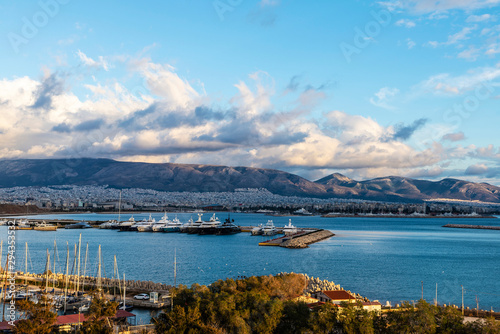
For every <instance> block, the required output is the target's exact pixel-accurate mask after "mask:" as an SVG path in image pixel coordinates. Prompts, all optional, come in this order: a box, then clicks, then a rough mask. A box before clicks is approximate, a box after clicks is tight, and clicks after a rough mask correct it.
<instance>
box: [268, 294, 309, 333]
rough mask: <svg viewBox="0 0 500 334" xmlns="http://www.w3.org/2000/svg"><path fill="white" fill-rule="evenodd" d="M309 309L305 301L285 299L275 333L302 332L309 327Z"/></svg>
mask: <svg viewBox="0 0 500 334" xmlns="http://www.w3.org/2000/svg"><path fill="white" fill-rule="evenodd" d="M310 317H311V311H310V310H309V308H308V307H307V305H306V304H305V303H302V302H293V301H287V302H285V303H284V306H283V315H282V317H281V320H280V322H279V324H278V326H277V327H276V331H275V333H279V334H281V333H282V334H288V333H304V332H307V330H308V328H309V318H310Z"/></svg>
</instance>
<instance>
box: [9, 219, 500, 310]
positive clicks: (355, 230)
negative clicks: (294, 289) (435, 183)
mask: <svg viewBox="0 0 500 334" xmlns="http://www.w3.org/2000/svg"><path fill="white" fill-rule="evenodd" d="M148 215H149V214H135V215H134V217H135V218H136V220H139V219H142V218H146V217H147V216H148ZM161 216H162V214H161V213H156V214H153V217H155V218H156V219H157V220H158V219H159V218H160V217H161ZM170 216H171V217H173V215H172V214H171V215H170ZM190 216H193V218H195V219H196V215H195V214H186V213H179V214H178V217H179V219H180V220H181V221H183V222H185V221H187V219H189V217H190ZM209 216H210V214H207V213H206V214H205V215H204V217H205V218H208V217H209ZM218 216H219V217H220V219H221V220H223V219H224V218H225V214H223V213H220V214H218ZM32 217H35V216H32ZM54 217H58V218H73V219H82V220H103V221H106V220H108V219H116V218H117V215H112V214H79V215H57V216H55V215H52V216H37V218H46V219H50V218H54ZM129 217H130V215H122V216H121V218H122V220H126V219H128V218H129ZM231 217H232V218H234V219H235V222H236V223H237V224H239V225H257V224H259V223H265V222H266V221H267V220H268V219H272V220H273V221H274V223H275V225H277V226H284V225H285V224H286V223H288V219H289V218H288V217H268V216H264V215H258V214H232V215H231ZM292 222H293V224H294V225H296V226H299V227H317V228H324V229H328V230H331V231H332V232H333V233H335V234H336V236H335V237H333V238H331V239H329V240H326V241H323V242H320V243H317V244H314V245H311V246H310V248H308V249H302V250H293V249H284V248H279V247H259V246H258V245H257V244H258V242H259V241H260V240H262V239H263V237H252V236H250V234H249V233H240V234H237V235H231V236H209V235H208V236H198V235H188V234H179V233H173V234H167V233H136V232H117V231H115V230H98V229H87V230H64V229H60V230H58V231H57V232H41V231H16V241H17V252H18V253H17V258H18V261H17V264H18V268H19V270H24V254H25V247H24V243H25V242H28V248H29V254H30V256H29V271H35V272H42V271H43V270H44V267H45V259H46V255H45V254H46V249H49V251H50V253H51V259H52V254H53V244H54V240H56V241H57V247H58V256H59V259H58V261H57V262H58V268H57V269H59V270H60V271H62V270H63V268H64V265H65V256H66V242H68V243H69V247H70V253H71V254H73V250H74V245H75V243H77V242H78V237H79V234H80V233H82V241H83V246H82V257H83V256H84V254H85V245H86V243H87V242H88V244H89V256H88V264H87V272H89V270H90V273H91V274H95V273H96V267H97V249H98V245H101V247H102V254H103V258H104V260H103V261H104V271H105V272H106V275H107V276H108V277H111V276H112V274H113V256H114V255H116V256H117V261H118V267H119V271H120V275H122V273H125V274H126V276H127V279H136V280H151V281H155V282H163V283H167V284H173V261H174V250H176V252H177V283H178V284H185V285H191V284H192V283H200V284H209V283H211V282H213V281H215V280H217V279H225V278H227V277H237V276H239V275H245V276H250V275H268V274H276V273H279V272H300V273H307V274H308V275H310V276H314V277H320V278H322V279H328V280H330V281H334V282H335V283H336V284H340V285H341V286H342V287H344V288H345V289H349V290H351V291H354V292H357V293H360V294H361V295H363V296H366V297H368V298H370V299H372V300H373V299H378V300H380V301H381V302H382V303H384V302H385V301H386V300H389V301H391V302H393V303H397V302H400V301H402V300H410V301H411V300H418V299H419V298H420V296H421V281H423V284H424V298H425V299H426V300H428V301H430V302H432V300H433V298H434V297H435V291H436V283H437V284H438V301H439V303H446V304H448V303H453V304H457V305H458V304H460V303H461V287H460V285H463V286H464V288H465V291H466V292H465V304H466V306H470V307H475V305H476V302H475V296H476V295H477V297H478V298H479V305H480V307H481V308H483V309H490V307H493V309H494V310H499V309H500V283H499V280H498V278H499V277H500V231H488V230H468V229H448V228H442V225H444V224H447V223H450V222H451V223H457V224H477V225H495V226H500V220H497V219H444V218H441V219H411V218H391V219H383V218H321V217H293V218H292ZM6 233H7V228H6V227H0V234H1V239H2V240H4V252H3V259H2V263H3V264H4V263H5V252H6V247H5V244H6V242H7V234H6ZM52 261H53V260H52ZM20 262H21V264H20ZM82 265H83V264H82Z"/></svg>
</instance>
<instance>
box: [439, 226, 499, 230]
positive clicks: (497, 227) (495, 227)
mask: <svg viewBox="0 0 500 334" xmlns="http://www.w3.org/2000/svg"><path fill="white" fill-rule="evenodd" d="M443 227H451V228H471V229H478V230H497V231H500V226H485V225H465V224H446V225H443Z"/></svg>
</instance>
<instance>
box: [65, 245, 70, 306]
mask: <svg viewBox="0 0 500 334" xmlns="http://www.w3.org/2000/svg"><path fill="white" fill-rule="evenodd" d="M68 270H69V244H68V242H67V241H66V275H65V276H66V277H65V283H66V286H65V288H64V313H66V303H67V300H66V299H67V298H66V297H67V296H68V283H69V277H68Z"/></svg>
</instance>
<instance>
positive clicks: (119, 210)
mask: <svg viewBox="0 0 500 334" xmlns="http://www.w3.org/2000/svg"><path fill="white" fill-rule="evenodd" d="M121 210H122V191H121V189H120V199H119V200H118V224H120V214H121ZM118 279H120V277H118Z"/></svg>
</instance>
